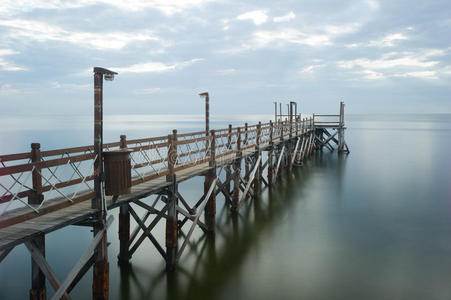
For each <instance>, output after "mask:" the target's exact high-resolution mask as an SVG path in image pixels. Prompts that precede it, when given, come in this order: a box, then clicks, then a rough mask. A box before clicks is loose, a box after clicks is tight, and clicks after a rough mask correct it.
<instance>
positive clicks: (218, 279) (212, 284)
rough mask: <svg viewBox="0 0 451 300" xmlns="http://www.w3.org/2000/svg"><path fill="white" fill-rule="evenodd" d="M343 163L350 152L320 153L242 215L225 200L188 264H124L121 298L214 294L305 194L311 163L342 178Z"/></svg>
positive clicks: (193, 245)
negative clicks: (156, 267) (152, 269)
mask: <svg viewBox="0 0 451 300" xmlns="http://www.w3.org/2000/svg"><path fill="white" fill-rule="evenodd" d="M345 163H346V155H341V154H339V155H338V159H337V156H332V155H329V154H328V153H323V152H317V153H315V154H314V155H313V156H312V159H311V160H309V161H306V162H305V164H306V165H307V168H297V169H296V170H295V171H294V172H292V173H291V174H290V175H291V176H286V177H285V179H284V180H283V181H280V183H279V185H277V186H275V187H273V188H272V189H269V190H268V189H265V190H264V191H263V193H262V197H261V198H259V199H258V200H256V199H253V200H251V201H250V202H249V205H248V206H246V207H245V208H244V207H243V209H242V210H240V212H239V213H238V214H235V213H231V212H230V211H229V210H228V206H227V205H226V202H225V201H224V203H223V204H224V205H222V207H221V210H220V211H219V212H218V216H217V219H216V222H217V223H216V235H215V238H211V237H209V236H208V235H202V236H199V238H198V239H197V240H192V241H189V243H188V246H187V249H186V254H185V260H189V259H193V260H194V262H193V263H192V264H190V267H189V268H186V267H185V266H184V264H183V263H184V261H183V262H181V264H180V265H179V266H178V267H177V269H176V271H175V272H169V273H168V272H165V271H163V270H162V271H161V272H158V273H152V274H149V272H148V271H144V270H142V267H141V266H140V265H128V266H121V268H120V273H121V286H120V297H121V299H151V298H152V297H153V296H155V290H159V291H160V290H162V293H165V294H166V296H167V298H168V299H198V297H199V296H200V295H202V296H203V297H205V296H207V297H209V298H211V299H216V298H217V297H216V296H218V295H217V294H218V293H220V292H221V288H222V287H223V285H224V282H226V281H227V280H228V279H231V278H233V276H234V274H236V272H237V271H239V268H241V267H242V266H243V262H244V261H245V260H246V258H247V256H248V255H249V254H250V252H251V251H252V248H253V247H256V246H257V247H258V244H259V243H261V242H264V240H263V239H264V238H265V236H268V232H267V231H271V230H272V229H273V228H274V223H276V222H280V218H281V217H282V216H283V214H286V213H289V212H290V211H291V209H292V207H293V205H295V201H296V200H299V198H303V197H302V194H303V187H304V186H308V185H309V183H310V180H311V179H312V178H313V177H312V176H311V175H312V170H311V169H310V167H314V168H315V169H320V170H321V169H326V170H327V172H326V173H331V174H334V176H338V177H343V173H344V169H345ZM331 170H336V173H334V172H330V171H331ZM341 185H342V181H341V180H338V181H337V184H336V186H333V187H332V188H334V189H336V194H337V199H338V200H340V199H341ZM294 192H296V194H295V193H294ZM299 193H301V197H299ZM338 202H340V201H338ZM218 204H219V201H218ZM262 246H264V245H262ZM146 269H147V268H146ZM141 272H142V273H141ZM165 285H166V290H165V291H164V288H163V287H164V286H165ZM158 296H160V297H161V296H162V295H161V294H160V293H159V294H158ZM163 296H164V294H163Z"/></svg>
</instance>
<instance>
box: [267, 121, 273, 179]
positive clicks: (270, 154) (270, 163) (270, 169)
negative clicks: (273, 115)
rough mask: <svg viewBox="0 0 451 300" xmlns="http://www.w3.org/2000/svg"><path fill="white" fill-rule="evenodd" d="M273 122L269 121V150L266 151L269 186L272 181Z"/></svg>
mask: <svg viewBox="0 0 451 300" xmlns="http://www.w3.org/2000/svg"><path fill="white" fill-rule="evenodd" d="M273 126H274V125H273V123H272V122H271V121H269V151H268V184H269V186H270V187H271V185H272V181H273V168H274V166H273V162H272V158H273V152H274V143H273V140H272V137H273Z"/></svg>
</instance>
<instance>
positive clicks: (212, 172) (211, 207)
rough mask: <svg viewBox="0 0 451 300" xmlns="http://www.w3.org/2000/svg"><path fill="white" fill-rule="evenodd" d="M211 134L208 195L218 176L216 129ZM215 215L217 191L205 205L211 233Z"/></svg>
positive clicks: (206, 181) (207, 222)
mask: <svg viewBox="0 0 451 300" xmlns="http://www.w3.org/2000/svg"><path fill="white" fill-rule="evenodd" d="M210 136H211V147H210V149H211V152H210V162H209V165H210V169H209V170H208V171H207V174H206V175H205V182H204V195H207V193H208V190H209V189H210V186H211V185H212V183H213V181H214V179H215V177H216V136H215V131H214V130H211V131H210ZM215 217H216V193H215V192H213V193H211V195H210V198H209V199H208V202H207V205H206V206H205V225H207V230H208V232H209V233H210V234H212V235H214V233H215Z"/></svg>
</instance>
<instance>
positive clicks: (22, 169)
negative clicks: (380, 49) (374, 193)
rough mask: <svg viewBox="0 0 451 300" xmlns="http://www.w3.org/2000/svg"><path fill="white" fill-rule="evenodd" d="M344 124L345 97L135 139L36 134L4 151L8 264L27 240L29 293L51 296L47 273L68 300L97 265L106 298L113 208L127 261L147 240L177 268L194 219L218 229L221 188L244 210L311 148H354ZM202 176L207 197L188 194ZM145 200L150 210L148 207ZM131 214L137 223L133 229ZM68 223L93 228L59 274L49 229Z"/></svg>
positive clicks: (97, 290)
mask: <svg viewBox="0 0 451 300" xmlns="http://www.w3.org/2000/svg"><path fill="white" fill-rule="evenodd" d="M104 74H105V73H104ZM97 79H98V78H97ZM99 85H100V86H101V81H98V80H97V81H96V79H95V86H96V87H97V86H99ZM95 95H96V96H95V101H96V102H95V105H98V104H99V103H100V104H101V98H99V97H101V93H97V94H95ZM204 96H206V97H207V98H208V94H206V95H204ZM276 107H277V106H276ZM296 109H297V107H296ZM96 124H98V123H96ZM207 124H208V122H207ZM100 129H101V128H100ZM344 130H345V124H344V104H343V103H340V114H338V115H313V116H312V117H309V118H302V116H301V115H298V114H297V111H294V110H293V109H290V113H289V114H288V115H282V114H277V112H276V114H275V122H273V121H270V122H268V123H261V122H259V123H258V124H253V125H249V124H247V123H246V124H244V126H239V127H233V126H232V125H229V126H228V127H227V128H222V129H216V130H209V129H206V130H204V131H199V132H191V133H179V132H178V131H177V130H173V132H172V133H171V134H169V135H167V136H160V137H151V138H143V139H135V140H127V138H126V136H125V135H122V136H121V137H120V140H119V141H117V142H113V143H106V144H103V143H102V142H99V139H98V136H97V134H95V135H94V137H95V139H94V145H90V146H82V147H76V148H68V149H59V150H46V151H41V149H40V144H38V143H33V144H32V145H31V151H30V152H25V153H18V154H9V155H0V163H1V167H0V187H1V190H2V193H1V194H0V203H1V206H0V263H1V261H3V260H4V259H5V257H6V256H7V255H8V254H9V253H10V252H11V251H12V250H13V249H14V248H15V247H16V246H17V245H20V244H25V246H26V248H27V249H28V251H29V252H30V255H31V257H32V286H31V289H30V299H46V298H47V296H46V294H47V292H46V287H45V286H46V284H45V283H46V280H48V282H49V284H50V286H51V287H52V289H53V290H54V291H55V293H54V294H53V297H52V299H60V298H63V299H70V291H71V290H72V289H73V288H74V287H75V285H76V284H77V283H78V282H79V280H80V279H81V278H82V277H83V276H84V274H86V272H88V271H89V270H90V269H91V267H93V274H94V276H93V293H92V297H93V299H108V289H109V282H108V280H109V258H108V251H107V241H108V238H107V228H108V227H109V225H110V224H111V222H112V218H113V216H112V215H111V214H109V211H110V210H112V209H115V208H118V209H119V241H120V251H119V253H118V261H119V263H120V264H128V263H129V261H130V260H131V259H132V257H133V254H134V253H135V252H136V251H138V250H139V247H140V245H141V244H142V243H143V242H144V241H145V240H149V241H150V242H151V243H152V244H153V245H154V247H155V248H156V249H157V251H158V252H159V253H160V255H161V257H162V258H163V259H164V260H165V261H166V265H167V269H168V270H169V271H171V270H173V269H174V267H175V266H176V265H177V263H178V261H179V260H180V258H181V257H182V255H183V253H184V250H185V249H186V246H187V243H188V242H189V240H190V238H191V235H192V234H193V231H194V229H195V228H196V227H198V228H200V229H201V230H202V231H203V232H204V233H205V234H207V235H214V233H215V214H216V196H217V195H218V194H222V195H223V196H224V198H225V200H226V203H227V204H228V206H229V207H230V210H231V211H232V212H233V213H238V211H239V209H240V207H242V206H243V205H246V202H247V201H248V199H250V198H254V199H258V197H259V194H260V193H261V190H262V189H263V188H266V187H268V188H270V187H271V186H272V185H274V184H276V183H277V181H278V180H279V179H280V178H281V177H282V176H283V172H284V170H285V171H286V170H291V168H293V167H295V166H300V165H302V162H303V161H304V160H305V159H307V158H308V157H309V156H310V155H311V154H312V152H313V151H317V150H319V151H321V150H323V148H324V147H325V148H328V149H329V150H331V151H333V150H334V149H337V150H338V151H345V152H349V149H348V146H347V145H346V142H345V140H344ZM95 133H99V131H98V130H97V131H95ZM334 146H335V148H334ZM222 172H224V173H222ZM221 174H225V176H221ZM195 176H203V177H204V188H203V191H204V192H203V196H202V197H200V199H195V200H196V201H192V199H189V200H191V201H187V200H186V199H185V198H184V197H183V195H182V194H181V192H180V191H179V189H178V185H179V183H180V182H182V181H185V180H189V179H191V178H193V177H195ZM224 177H225V179H222V178H224ZM190 203H194V204H191V205H190ZM138 207H139V208H142V209H144V210H145V214H144V215H143V216H139V215H138V212H137V208H138ZM202 216H203V218H201V217H202ZM131 219H133V220H134V221H135V222H136V224H137V227H136V228H134V229H133V230H132V229H131V226H130V225H131ZM160 222H165V224H166V233H165V241H158V239H157V238H156V237H155V236H154V233H153V230H154V228H155V226H156V225H157V224H158V223H160ZM69 225H81V226H89V227H92V228H93V240H92V242H91V244H90V245H89V247H88V248H87V249H86V250H85V252H84V253H83V255H82V256H81V257H80V259H79V260H78V262H77V263H76V264H75V265H74V266H73V268H72V270H71V271H70V272H69V273H68V274H67V276H66V278H62V279H59V278H57V277H56V276H55V274H54V272H53V271H52V268H51V266H50V265H49V263H48V262H47V260H46V257H45V235H46V234H47V233H50V232H53V231H55V230H58V229H60V228H63V227H66V226H69ZM181 233H183V234H181Z"/></svg>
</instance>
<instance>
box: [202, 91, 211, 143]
mask: <svg viewBox="0 0 451 300" xmlns="http://www.w3.org/2000/svg"><path fill="white" fill-rule="evenodd" d="M199 96H200V97H201V98H205V135H209V132H210V96H209V95H208V92H204V93H200V94H199Z"/></svg>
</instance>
